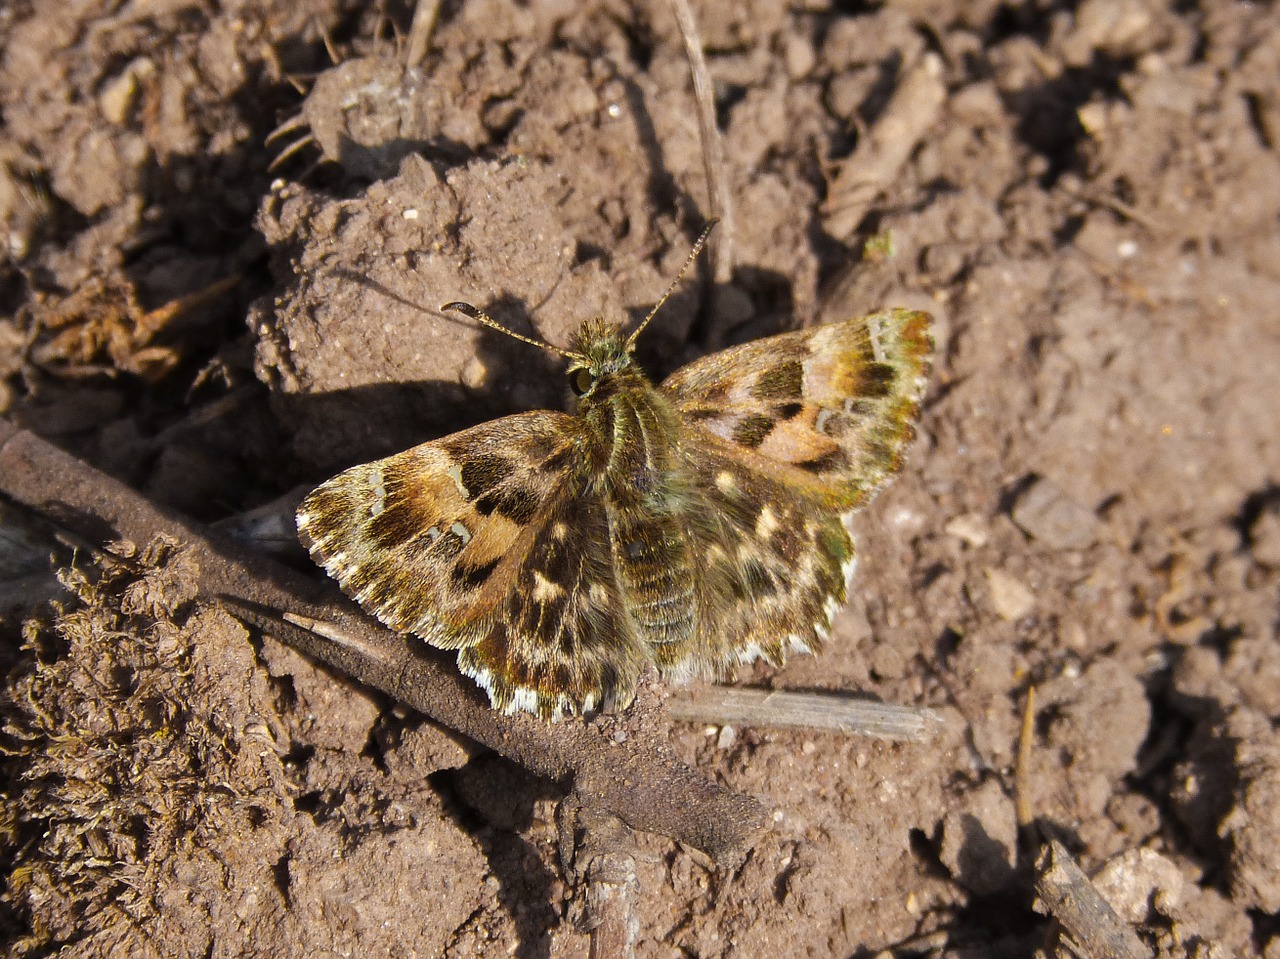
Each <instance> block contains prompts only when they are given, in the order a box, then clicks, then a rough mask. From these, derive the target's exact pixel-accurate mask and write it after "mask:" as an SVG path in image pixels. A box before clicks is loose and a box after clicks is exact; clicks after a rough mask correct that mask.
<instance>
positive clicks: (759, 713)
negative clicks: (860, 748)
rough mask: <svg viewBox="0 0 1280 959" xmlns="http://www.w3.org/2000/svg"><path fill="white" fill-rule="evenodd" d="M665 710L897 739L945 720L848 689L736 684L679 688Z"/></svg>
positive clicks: (689, 716)
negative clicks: (829, 690) (791, 689)
mask: <svg viewBox="0 0 1280 959" xmlns="http://www.w3.org/2000/svg"><path fill="white" fill-rule="evenodd" d="M667 712H668V713H670V715H671V718H672V719H678V720H683V721H684V722H691V723H714V724H715V725H718V726H728V725H740V726H777V727H783V728H786V727H790V728H802V729H825V730H832V731H835V732H842V733H846V734H848V735H850V736H871V737H873V738H875V739H890V740H895V741H898V742H901V741H919V740H924V739H928V738H929V737H930V736H931V735H932V734H933V733H934V732H935V731H936V730H937V729H938V728H939V727H941V725H942V717H941V716H939V715H938V714H937V713H935V712H934V711H933V710H931V709H926V708H924V707H917V706H895V705H893V704H892V703H876V702H872V701H871V700H869V699H860V698H858V697H856V696H851V695H848V694H847V693H797V692H775V691H773V690H769V689H738V688H735V687H732V686H707V687H704V688H701V689H696V690H693V691H689V690H677V691H675V692H673V693H672V694H671V695H670V696H669V697H668V698H667Z"/></svg>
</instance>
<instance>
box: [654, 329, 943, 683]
mask: <svg viewBox="0 0 1280 959" xmlns="http://www.w3.org/2000/svg"><path fill="white" fill-rule="evenodd" d="M931 353H932V341H931V338H930V334H929V318H928V315H927V314H924V313H916V312H911V311H907V310H894V311H887V312H884V313H877V314H873V315H871V316H868V317H861V318H857V319H853V320H849V321H847V322H844V323H837V324H833V325H831V326H825V327H820V328H818V329H814V330H805V331H800V332H796V333H787V334H783V335H781V336H776V337H772V338H770V339H765V340H758V341H755V342H752V343H748V344H746V345H744V346H740V347H736V348H734V349H730V350H726V351H724V352H721V353H716V354H713V355H711V356H708V357H706V358H705V359H703V360H700V361H698V362H695V363H693V364H691V365H689V366H686V367H684V368H683V369H680V370H678V371H677V372H676V373H675V374H673V375H672V376H671V377H669V378H668V379H667V380H666V381H665V382H664V383H663V384H662V391H663V392H664V393H665V394H666V395H668V396H669V397H670V398H671V399H672V401H673V403H674V404H675V406H676V408H677V409H678V410H679V412H680V414H681V421H682V435H681V441H680V449H681V455H682V457H683V459H684V461H685V468H684V471H683V472H684V474H685V476H686V477H687V478H688V482H689V483H690V484H691V487H692V488H691V489H689V490H688V492H687V494H686V495H687V498H688V501H689V503H690V508H689V511H688V516H689V525H688V533H689V537H690V539H691V542H692V543H694V544H695V545H694V548H693V552H694V554H695V560H694V563H695V568H696V569H697V570H699V571H700V575H699V584H698V592H699V616H698V623H699V629H698V634H697V635H696V636H695V637H694V639H693V640H692V641H690V642H689V643H686V644H684V646H683V648H671V649H666V650H661V651H660V652H659V661H660V665H662V666H663V667H664V670H665V671H667V672H669V673H682V672H683V673H693V674H715V673H717V672H721V671H723V670H724V668H725V667H727V666H728V665H731V664H732V663H734V662H738V661H749V660H751V659H754V658H756V657H757V656H764V657H765V658H767V659H768V660H770V661H771V662H774V663H779V662H782V661H783V659H784V658H785V655H786V653H787V651H788V650H800V649H803V650H816V649H817V648H818V646H819V645H820V644H821V642H822V641H823V640H824V639H825V638H826V635H827V631H828V629H829V626H830V621H831V616H832V614H833V613H834V612H835V610H836V609H837V608H839V606H840V605H841V604H842V603H843V602H844V600H845V596H846V590H847V583H848V577H849V576H850V575H852V572H853V566H854V560H855V553H854V546H853V541H852V539H851V537H850V536H849V533H848V530H847V528H846V526H845V521H846V520H847V518H848V516H849V515H850V514H851V513H852V512H853V511H854V510H856V509H857V508H858V507H859V506H860V505H862V504H863V503H864V502H865V501H866V500H867V499H868V498H869V497H870V495H871V494H872V493H874V492H875V490H876V489H878V488H879V487H880V486H881V485H883V484H884V482H885V481H886V480H887V479H888V478H889V477H890V476H891V475H892V474H893V473H894V472H896V471H897V469H898V468H899V467H900V465H901V461H902V455H903V451H904V449H905V447H906V445H907V444H908V443H909V442H910V440H911V439H912V437H913V436H914V435H915V428H914V423H915V420H916V418H917V416H918V415H919V406H920V400H921V397H922V395H923V393H924V389H925V386H926V384H927V381H928V376H929V365H930V356H931Z"/></svg>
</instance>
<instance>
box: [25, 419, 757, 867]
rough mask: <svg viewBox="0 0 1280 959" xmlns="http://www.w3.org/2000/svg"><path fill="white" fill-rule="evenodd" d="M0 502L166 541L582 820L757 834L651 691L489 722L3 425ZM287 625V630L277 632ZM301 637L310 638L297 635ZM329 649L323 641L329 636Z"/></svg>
mask: <svg viewBox="0 0 1280 959" xmlns="http://www.w3.org/2000/svg"><path fill="white" fill-rule="evenodd" d="M0 494H3V495H5V496H7V497H8V498H9V499H11V500H13V501H14V502H16V503H18V504H20V505H22V506H24V507H26V508H27V509H30V510H32V511H34V512H36V513H39V514H40V515H42V516H45V517H47V518H49V519H51V520H52V521H54V522H55V523H56V524H58V525H60V526H62V527H63V528H65V529H69V530H71V531H73V532H75V533H77V534H79V535H81V536H83V537H84V538H85V539H87V540H89V541H91V542H103V541H106V540H109V539H127V540H130V541H132V542H135V543H146V542H148V541H150V540H151V539H152V538H154V537H155V536H157V535H160V534H166V535H168V536H171V537H174V538H175V539H178V540H179V541H180V542H182V543H183V544H184V547H185V548H186V549H187V550H188V551H189V553H190V555H191V556H192V558H193V559H194V560H195V561H196V563H197V564H198V565H199V568H200V591H201V595H202V596H204V597H207V598H217V599H220V600H221V601H222V602H223V603H224V605H226V606H227V607H228V608H231V609H233V610H234V612H235V613H236V615H237V616H239V618H241V619H242V620H244V621H246V622H250V623H252V624H253V625H255V626H258V627H260V628H261V629H262V630H263V631H264V632H265V633H267V634H268V635H271V636H274V637H276V638H279V639H281V640H283V641H285V642H287V643H288V644H289V645H291V646H293V647H294V648H296V649H298V650H299V651H300V652H302V653H303V654H304V655H308V656H310V657H312V658H314V659H317V660H319V661H321V662H323V663H326V664H327V665H329V666H331V667H333V668H335V669H337V670H338V671H339V672H342V673H345V674H346V675H348V676H352V677H354V678H355V679H357V680H359V681H360V682H362V683H364V684H366V685H368V686H372V687H374V688H376V689H380V690H382V691H383V692H385V693H386V694H387V695H389V696H391V697H392V698H393V699H395V700H397V701H399V702H403V703H405V704H406V705H408V706H411V707H413V708H414V709H417V710H418V711H419V712H422V713H424V714H425V715H427V716H430V717H431V718H432V719H435V720H436V721H437V722H439V723H441V724H443V725H445V726H447V727H449V728H450V729H454V730H456V731H458V732H460V733H462V734H463V735H464V736H467V737H469V738H470V739H473V740H475V741H476V742H478V743H481V744H483V745H485V746H488V747H489V748H491V749H493V750H494V751H496V752H498V753H500V754H501V755H503V756H506V757H507V758H508V759H511V760H513V761H514V762H516V763H518V764H520V765H521V766H524V767H525V768H526V769H528V770H530V771H531V772H533V773H534V774H535V775H538V776H542V777H544V778H546V779H551V780H557V781H569V782H571V783H572V787H573V793H574V795H575V796H577V798H578V802H579V803H580V804H581V805H582V806H583V807H585V808H589V809H596V810H601V811H607V812H611V813H613V814H614V815H616V816H617V817H618V818H619V819H621V820H622V821H623V822H625V823H626V824H628V825H629V826H631V827H632V828H634V829H639V830H644V831H647V832H656V833H659V834H661V835H665V836H670V837H671V838H673V839H677V840H679V841H681V842H684V843H686V844H688V845H690V846H693V847H695V848H697V849H700V850H702V851H703V852H705V853H707V854H708V855H710V856H711V857H712V858H714V859H716V860H717V861H719V862H723V863H727V862H731V861H733V860H734V859H735V858H736V857H737V856H738V855H739V854H740V853H741V852H742V851H743V850H744V849H746V847H747V846H748V845H749V844H750V842H751V840H752V837H753V836H754V834H755V833H756V832H757V831H758V830H759V829H761V828H763V827H764V825H765V820H766V813H765V808H764V806H763V805H762V804H761V803H760V802H759V801H758V800H756V799H753V798H751V797H748V796H744V795H742V794H740V793H735V792H733V791H732V790H729V789H726V788H724V787H723V786H720V785H718V784H716V783H713V782H711V781H710V780H708V779H706V778H704V777H703V776H700V775H698V774H697V773H695V772H694V771H693V770H691V769H689V767H688V766H686V765H685V764H684V763H682V762H681V761H680V760H679V759H678V758H677V757H676V755H675V753H674V752H673V750H672V749H671V745H670V742H669V728H668V723H669V720H668V719H667V717H666V715H665V714H664V713H663V711H662V709H661V705H660V702H659V697H658V695H657V694H656V692H655V691H654V690H653V689H652V688H649V689H644V688H642V690H641V695H640V696H639V697H638V698H637V701H636V703H635V704H634V705H633V706H632V707H631V708H630V709H629V710H628V711H627V712H626V713H625V714H624V715H620V716H602V717H598V718H597V719H595V720H594V721H590V722H588V721H584V720H566V721H564V722H561V723H555V724H550V723H546V722H543V721H542V720H539V719H537V718H536V717H534V716H530V715H517V716H503V715H501V714H499V713H497V712H495V711H494V710H493V709H491V708H490V706H489V704H488V702H487V701H485V700H484V698H483V697H482V695H481V693H480V691H479V689H478V688H477V687H476V685H475V684H474V683H472V682H471V681H470V680H468V679H466V678H465V677H463V676H462V674H461V673H459V672H458V670H457V667H456V665H455V664H454V663H453V662H452V661H451V657H448V656H440V655H436V654H434V653H432V652H431V651H429V650H427V649H426V648H425V644H423V643H421V642H420V641H418V640H415V639H413V638H412V637H406V636H403V635H400V634H398V633H394V632H392V631H391V630H388V629H386V628H384V627H383V626H381V625H380V624H378V623H377V622H375V621H374V620H372V619H371V618H369V617H367V616H365V615H364V614H362V613H360V612H359V611H358V610H357V609H356V608H355V607H354V606H353V605H352V604H351V602H350V601H349V600H347V599H345V598H344V597H342V596H341V594H340V593H338V591H337V589H336V587H334V586H332V585H331V584H329V583H327V582H322V581H320V580H315V579H309V578H307V577H304V576H302V575H301V574H299V573H297V572H295V571H294V570H293V569H290V568H289V567H287V566H284V565H282V564H280V563H277V562H275V561H273V560H270V559H267V558H266V557H263V556H260V555H257V554H254V553H251V552H249V551H248V550H245V549H244V548H243V547H241V546H240V545H239V544H237V543H235V542H234V541H231V540H228V539H224V538H222V537H219V536H217V535H216V534H212V533H210V532H208V531H207V530H205V529H202V528H201V527H200V526H199V525H198V524H196V523H194V522H192V521H190V520H188V519H185V518H183V517H181V516H179V515H178V514H176V513H173V512H171V511H168V510H164V509H161V508H160V507H157V506H155V505H154V504H152V503H151V502H149V501H148V500H147V499H146V498H145V497H143V496H142V495H141V494H139V493H137V492H136V491H134V490H132V489H130V488H129V487H127V486H125V485H124V484H123V483H120V482H119V481H117V480H114V479H112V478H111V477H109V476H106V475H105V474H103V473H100V472H99V471H98V470H96V469H94V468H93V467H91V466H89V465H88V464H86V463H83V462H81V461H80V460H77V459H76V458H75V457H73V456H71V455H70V454H68V453H65V452H63V451H62V450H59V449H58V448H57V447H55V446H52V445H51V444H49V443H48V442H46V441H45V440H43V439H41V438H40V437H38V436H36V435H35V434H33V433H29V432H27V431H25V430H21V429H19V428H17V427H16V426H13V425H12V424H10V423H8V422H6V421H4V420H2V419H0ZM276 610H280V611H287V612H288V613H289V615H290V618H291V619H293V623H290V622H287V621H281V620H280V619H279V613H276V612H275V611H276ZM298 623H304V624H306V625H309V626H313V627H314V628H313V629H305V628H301V627H300V626H299V625H297V624H298ZM325 634H327V635H328V637H329V638H326V635H325Z"/></svg>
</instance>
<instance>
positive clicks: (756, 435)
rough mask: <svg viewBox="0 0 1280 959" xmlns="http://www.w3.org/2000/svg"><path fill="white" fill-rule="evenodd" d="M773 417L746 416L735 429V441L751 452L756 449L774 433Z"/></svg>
mask: <svg viewBox="0 0 1280 959" xmlns="http://www.w3.org/2000/svg"><path fill="white" fill-rule="evenodd" d="M774 422H775V421H774V419H773V417H772V416H763V415H754V416H745V417H743V418H742V420H741V421H739V423H738V424H737V425H736V426H735V427H734V428H733V441H734V442H735V443H738V444H739V445H741V446H745V447H746V448H747V449H749V450H753V449H755V448H756V447H757V446H759V445H760V444H761V443H763V442H764V440H765V437H766V436H768V435H769V434H770V433H771V432H773V424H774Z"/></svg>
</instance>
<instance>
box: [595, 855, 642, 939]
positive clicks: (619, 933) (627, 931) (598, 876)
mask: <svg viewBox="0 0 1280 959" xmlns="http://www.w3.org/2000/svg"><path fill="white" fill-rule="evenodd" d="M586 879H587V894H586V904H585V908H586V913H587V920H588V922H589V923H590V926H591V928H590V930H589V934H590V936H591V940H590V946H589V949H588V953H587V955H588V957H589V959H634V956H635V954H636V936H637V934H638V933H639V920H638V919H637V918H636V899H637V898H638V897H639V894H640V881H639V879H638V878H637V877H636V861H635V858H634V857H632V856H629V855H627V854H625V853H620V852H615V853H605V854H604V855H601V856H597V857H596V858H595V859H593V860H592V861H591V863H590V864H589V865H588V866H587V876H586Z"/></svg>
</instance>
